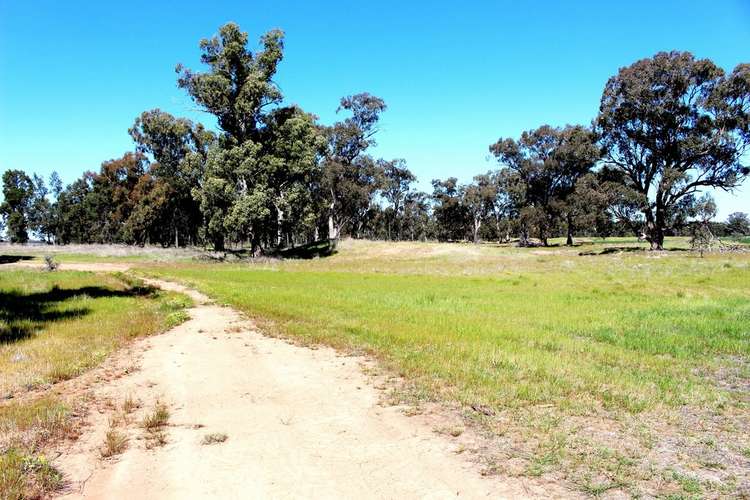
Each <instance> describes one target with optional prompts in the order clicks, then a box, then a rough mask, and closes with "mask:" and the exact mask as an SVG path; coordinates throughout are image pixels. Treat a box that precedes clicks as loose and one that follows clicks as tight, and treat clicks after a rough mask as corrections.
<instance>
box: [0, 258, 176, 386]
mask: <svg viewBox="0 0 750 500" xmlns="http://www.w3.org/2000/svg"><path fill="white" fill-rule="evenodd" d="M0 298H2V303H0V374H2V379H1V380H0V395H2V396H3V397H8V396H9V395H12V394H13V393H15V392H18V391H22V390H28V389H31V388H34V387H39V386H40V385H42V384H46V383H50V382H58V381H61V380H65V379H68V378H71V377H74V376H76V375H79V374H81V373H83V372H84V371H86V370H87V369H89V368H91V367H92V366H95V365H97V364H98V363H100V362H101V361H102V360H103V359H104V358H105V357H107V355H109V354H110V353H111V352H112V351H114V350H115V349H117V348H118V347H120V346H121V345H123V344H124V343H125V342H127V341H128V340H129V339H132V338H135V337H138V336H141V335H147V334H150V333H154V332H157V331H162V330H164V329H166V328H168V327H170V326H172V325H174V324H175V323H176V322H179V321H180V319H184V317H183V316H182V315H183V314H184V312H183V309H184V307H185V306H186V305H187V303H188V302H187V300H188V299H187V298H186V297H183V296H180V295H177V294H171V293H163V292H159V291H156V290H152V289H149V288H145V287H143V286H142V285H141V283H140V282H134V281H129V280H128V279H126V278H125V277H123V276H115V275H101V274H100V275H97V274H93V273H86V272H75V271H57V272H54V273H46V272H42V271H32V270H17V271H2V272H0Z"/></svg>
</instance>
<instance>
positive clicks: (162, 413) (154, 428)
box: [141, 401, 169, 449]
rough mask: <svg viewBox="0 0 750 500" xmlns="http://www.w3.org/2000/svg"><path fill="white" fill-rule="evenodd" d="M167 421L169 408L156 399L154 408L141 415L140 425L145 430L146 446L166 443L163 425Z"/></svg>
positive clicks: (153, 446) (150, 446)
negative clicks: (143, 415)
mask: <svg viewBox="0 0 750 500" xmlns="http://www.w3.org/2000/svg"><path fill="white" fill-rule="evenodd" d="M168 421H169V409H168V408H167V405H165V404H164V403H162V402H161V401H157V402H156V404H155V405H154V409H153V410H152V411H151V412H150V413H148V414H147V415H146V416H145V417H143V421H142V422H141V425H142V427H143V429H144V430H145V431H146V448H148V449H151V448H155V447H158V446H164V445H165V444H167V433H166V432H165V431H164V427H165V426H166V425H167V422H168Z"/></svg>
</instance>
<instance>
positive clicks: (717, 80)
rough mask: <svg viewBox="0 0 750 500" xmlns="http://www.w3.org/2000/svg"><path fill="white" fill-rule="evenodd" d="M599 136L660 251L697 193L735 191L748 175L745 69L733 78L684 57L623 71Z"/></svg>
mask: <svg viewBox="0 0 750 500" xmlns="http://www.w3.org/2000/svg"><path fill="white" fill-rule="evenodd" d="M597 129H598V131H599V132H600V134H601V137H602V144H603V146H604V147H605V149H606V151H607V161H608V163H609V164H611V165H612V166H613V168H615V169H618V170H620V171H621V172H622V173H623V176H622V184H623V186H624V188H625V189H627V190H629V191H630V192H631V193H632V194H626V195H625V196H626V197H628V198H630V199H632V200H633V201H635V202H637V204H638V205H639V206H640V211H641V213H642V216H643V230H644V237H645V238H646V239H647V240H648V241H649V242H650V243H651V247H652V248H653V249H661V248H662V246H663V242H664V234H665V231H666V230H667V229H669V228H671V227H674V226H675V225H676V224H675V223H676V222H679V221H680V219H681V214H680V213H679V212H681V211H684V210H686V209H688V208H689V207H688V206H687V205H689V203H690V200H691V198H690V197H691V196H693V195H694V193H696V192H697V191H699V190H700V189H701V188H705V187H715V188H721V189H727V190H729V189H732V188H734V187H736V186H738V185H739V184H740V183H741V182H742V179H743V178H745V177H746V176H747V175H748V173H750V169H749V168H748V167H747V166H746V165H743V164H742V163H741V161H742V156H743V154H744V152H745V151H746V150H747V147H748V145H749V144H750V65H748V64H740V65H738V66H737V67H736V68H735V69H734V71H732V73H730V74H728V75H726V74H725V73H724V71H723V70H722V69H721V68H719V67H718V66H716V65H715V64H714V63H713V62H711V61H710V60H708V59H695V58H694V57H693V55H692V54H690V53H688V52H661V53H659V54H657V55H655V56H654V57H652V58H649V59H642V60H640V61H638V62H636V63H634V64H633V65H631V66H628V67H626V68H622V69H620V71H619V72H618V74H617V75H616V76H613V77H612V78H610V80H609V81H608V82H607V85H606V87H605V89H604V94H603V95H602V100H601V105H600V112H599V116H598V118H597Z"/></svg>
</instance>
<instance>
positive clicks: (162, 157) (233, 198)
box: [0, 23, 750, 253]
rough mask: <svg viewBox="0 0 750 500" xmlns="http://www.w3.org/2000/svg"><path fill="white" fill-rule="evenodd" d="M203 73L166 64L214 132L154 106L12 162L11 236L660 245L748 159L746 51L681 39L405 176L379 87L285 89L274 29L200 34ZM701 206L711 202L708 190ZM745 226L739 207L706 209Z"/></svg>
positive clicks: (262, 247) (257, 245)
mask: <svg viewBox="0 0 750 500" xmlns="http://www.w3.org/2000/svg"><path fill="white" fill-rule="evenodd" d="M200 49H201V52H202V55H201V62H202V63H203V64H204V65H205V66H206V69H205V71H203V72H194V71H192V70H190V69H187V68H184V67H183V66H182V65H178V66H177V68H176V71H177V74H178V80H177V81H178V85H179V87H180V88H182V89H184V91H185V92H186V93H187V94H188V95H189V96H190V98H191V99H192V100H193V101H194V102H195V103H196V104H197V105H198V106H199V107H200V108H201V109H202V110H205V111H207V112H209V113H211V114H213V115H214V116H215V117H216V119H217V123H218V130H217V131H216V132H213V131H211V130H208V129H206V128H205V127H204V126H203V125H201V124H198V123H193V122H191V121H190V120H187V119H185V118H179V117H175V116H172V115H171V114H169V113H166V112H163V111H161V110H159V109H154V110H151V111H145V112H143V113H142V114H141V115H140V116H139V117H138V118H136V120H135V122H134V124H133V126H132V127H131V128H130V130H129V133H130V136H131V137H132V138H133V141H134V143H135V147H134V150H133V151H129V152H127V153H125V154H124V155H123V156H122V157H120V158H117V159H113V160H109V161H105V162H104V163H102V165H101V168H100V169H99V171H98V172H85V173H84V174H83V175H82V176H81V177H80V178H79V179H77V180H76V181H74V182H73V183H71V184H70V185H68V186H65V187H64V186H63V184H62V182H61V180H60V177H59V176H58V175H57V174H52V176H51V177H50V179H49V181H48V182H45V181H44V179H42V178H40V177H39V176H37V175H33V176H29V175H27V174H26V173H24V172H23V171H20V170H8V171H6V172H5V173H4V175H3V178H2V184H3V186H2V188H3V196H4V201H3V203H2V205H0V214H1V215H2V224H3V225H4V226H5V232H6V235H7V237H8V239H9V240H10V241H12V242H25V241H27V240H28V238H29V233H33V234H36V235H37V236H38V237H39V238H40V239H42V240H44V241H47V242H49V243H55V244H66V243H127V244H134V245H146V244H161V245H164V246H169V245H174V246H185V245H205V246H211V247H213V248H215V249H217V250H221V249H224V248H226V247H227V246H228V245H231V246H238V245H239V246H243V247H247V248H250V249H251V250H252V252H253V253H260V252H263V251H268V250H276V249H280V248H287V247H292V246H296V245H303V244H306V243H311V242H315V241H319V240H324V239H329V240H337V239H338V238H340V237H342V236H351V237H354V238H372V239H387V240H427V239H436V240H442V241H456V240H469V241H474V242H479V241H481V240H492V241H499V242H510V241H511V240H513V241H517V242H518V244H519V245H521V246H525V245H530V244H541V245H547V244H548V240H549V238H551V237H554V236H565V237H566V240H567V243H568V244H573V237H574V236H576V235H590V236H601V237H607V236H612V235H624V234H635V235H638V236H641V237H643V238H644V239H645V240H647V241H648V242H650V244H651V247H652V248H653V249H661V248H662V247H663V243H664V237H665V235H668V234H680V233H681V232H682V233H685V232H686V231H687V230H688V229H687V228H689V227H690V224H689V221H690V220H693V219H695V218H696V217H699V216H700V214H701V213H705V210H704V211H703V212H701V210H703V209H704V208H705V207H706V206H709V205H711V204H712V203H713V202H712V200H710V198H709V197H708V196H707V195H703V196H699V194H700V193H701V191H702V190H704V189H705V188H718V189H723V190H727V191H729V190H732V189H734V188H736V187H737V186H739V185H740V184H741V183H742V181H743V180H744V179H745V178H746V177H747V176H748V175H749V174H750V168H748V166H746V165H744V164H743V159H744V158H745V155H746V153H747V148H748V146H750V64H740V65H738V66H737V67H736V68H734V70H733V71H732V72H731V73H729V74H727V73H725V72H724V70H722V69H721V68H720V67H718V66H716V65H715V64H714V63H713V62H711V61H710V60H707V59H696V58H694V57H693V56H692V55H691V54H690V53H687V52H669V53H666V52H662V53H659V54H657V55H655V56H654V57H652V58H649V59H643V60H640V61H638V62H636V63H634V64H633V65H631V66H628V67H625V68H622V69H620V71H619V72H618V74H617V75H615V76H613V77H612V78H610V79H609V81H608V82H607V85H606V87H605V89H604V92H603V95H602V98H601V103H600V108H599V114H598V116H597V117H596V119H595V120H594V121H593V122H592V124H591V125H590V126H583V125H567V126H565V127H553V126H550V125H542V126H540V127H539V128H537V129H535V130H530V131H526V132H524V133H523V134H521V136H520V137H519V138H500V139H499V140H498V141H497V142H495V143H494V144H492V145H490V146H489V152H490V153H491V154H492V156H494V158H495V159H496V160H497V163H498V169H497V170H492V171H489V172H487V173H484V174H480V175H477V176H475V177H474V178H473V180H472V181H471V182H468V183H466V184H461V183H459V182H458V180H457V178H455V177H451V178H448V179H444V180H440V179H435V180H433V181H432V187H433V191H432V193H424V192H421V191H418V190H416V189H415V187H414V184H415V182H416V178H415V176H414V175H413V174H412V172H411V171H410V170H409V169H408V167H407V165H406V162H405V161H404V160H403V159H392V160H385V159H376V158H373V157H372V156H371V155H370V154H369V153H368V151H369V150H370V148H371V147H372V146H374V145H375V141H376V135H377V132H378V123H379V121H380V117H381V114H382V113H383V112H384V111H385V110H386V104H385V102H384V101H383V100H382V99H380V98H378V97H376V96H373V95H370V94H368V93H361V94H355V95H351V96H347V97H344V98H342V99H341V101H340V103H339V107H338V110H337V112H339V113H341V115H342V119H341V121H338V122H336V123H334V124H333V125H330V126H326V125H323V124H320V123H319V122H318V120H317V118H316V116H314V115H312V114H310V113H308V112H306V111H304V110H302V109H301V108H300V107H298V106H289V105H285V104H284V103H283V96H282V93H281V90H280V89H279V87H278V86H277V85H276V84H275V83H274V81H273V77H274V75H275V73H276V69H277V66H278V64H279V63H280V62H281V60H282V57H283V50H284V44H283V33H282V32H281V31H278V30H274V31H270V32H268V33H266V34H265V35H263V36H262V37H261V39H260V48H259V50H257V51H255V52H253V51H251V50H250V49H249V48H248V35H247V33H244V32H242V31H241V30H240V28H239V27H238V26H237V25H236V24H234V23H229V24H226V25H224V26H222V27H221V28H220V30H219V33H218V35H217V36H214V37H213V38H210V39H204V40H202V41H201V42H200ZM713 206H714V213H715V205H713ZM713 230H714V232H715V233H716V234H717V235H726V234H737V235H746V234H748V233H749V232H750V228H748V217H747V215H746V214H742V213H735V214H732V215H730V217H729V218H728V220H727V221H726V223H714V226H713Z"/></svg>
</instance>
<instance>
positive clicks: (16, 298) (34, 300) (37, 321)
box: [0, 286, 155, 345]
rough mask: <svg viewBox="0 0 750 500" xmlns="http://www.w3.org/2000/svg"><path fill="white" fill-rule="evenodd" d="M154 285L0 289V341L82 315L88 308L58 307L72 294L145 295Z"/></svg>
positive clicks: (104, 295)
mask: <svg viewBox="0 0 750 500" xmlns="http://www.w3.org/2000/svg"><path fill="white" fill-rule="evenodd" d="M154 292H155V288H152V287H148V286H134V287H131V288H128V289H126V290H112V289H109V288H105V287H101V286H84V287H79V288H58V287H57V286H54V287H52V289H50V290H48V291H46V292H34V293H22V292H19V291H17V290H10V291H0V345H2V344H10V343H13V342H17V341H19V340H23V339H25V338H29V337H31V335H32V334H33V333H34V332H36V331H38V330H41V329H43V328H44V327H45V326H46V325H47V324H49V323H53V322H55V321H62V320H66V319H71V318H78V317H81V316H85V315H87V314H89V313H90V312H91V309H89V308H86V307H81V308H74V309H65V310H60V309H59V307H60V306H61V305H62V304H63V303H64V302H65V301H67V300H70V299H72V298H74V297H81V296H86V297H89V298H92V299H102V298H109V297H139V296H148V295H151V294H153V293H154Z"/></svg>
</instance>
